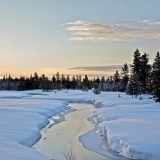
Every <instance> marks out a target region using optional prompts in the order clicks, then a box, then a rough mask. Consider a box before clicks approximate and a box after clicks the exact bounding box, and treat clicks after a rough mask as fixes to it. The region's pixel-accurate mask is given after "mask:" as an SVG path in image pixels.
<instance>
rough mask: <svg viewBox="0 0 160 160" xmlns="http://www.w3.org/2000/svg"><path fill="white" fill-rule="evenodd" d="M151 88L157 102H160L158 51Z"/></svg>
mask: <svg viewBox="0 0 160 160" xmlns="http://www.w3.org/2000/svg"><path fill="white" fill-rule="evenodd" d="M150 79H151V80H150V88H151V94H152V95H153V97H154V99H155V101H156V102H160V54H159V52H157V54H156V57H155V59H154V62H153V65H152V70H151V73H150Z"/></svg>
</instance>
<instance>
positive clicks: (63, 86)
mask: <svg viewBox="0 0 160 160" xmlns="http://www.w3.org/2000/svg"><path fill="white" fill-rule="evenodd" d="M62 89H66V79H65V75H64V74H63V73H62Z"/></svg>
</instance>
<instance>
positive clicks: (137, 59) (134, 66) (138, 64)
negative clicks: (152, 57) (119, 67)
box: [131, 49, 141, 75]
mask: <svg viewBox="0 0 160 160" xmlns="http://www.w3.org/2000/svg"><path fill="white" fill-rule="evenodd" d="M133 57H134V59H133V64H132V65H131V68H132V69H131V72H132V73H133V74H134V73H136V74H138V75H139V73H140V67H141V61H140V57H141V53H140V52H139V50H138V49H136V51H135V52H134V55H133Z"/></svg>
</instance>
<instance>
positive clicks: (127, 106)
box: [0, 91, 160, 160]
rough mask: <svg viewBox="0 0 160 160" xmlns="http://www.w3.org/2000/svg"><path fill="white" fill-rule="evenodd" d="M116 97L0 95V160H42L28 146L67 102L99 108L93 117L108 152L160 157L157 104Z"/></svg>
mask: <svg viewBox="0 0 160 160" xmlns="http://www.w3.org/2000/svg"><path fill="white" fill-rule="evenodd" d="M30 93H32V94H30ZM36 93H38V94H39V95H38V94H36ZM41 94H42V95H41ZM120 94H121V97H120V98H119V97H118V93H117V92H115V93H113V92H106V93H102V94H100V95H94V94H93V93H92V92H82V91H68V93H66V92H64V91H60V92H57V94H55V93H54V92H46V93H44V92H41V91H24V92H15V91H8V92H7V91H1V92H0V128H1V130H0V135H1V136H0V141H1V143H0V159H5V160H10V159H16V160H20V159H22V158H25V159H28V160H35V159H38V160H41V159H42V160H48V158H47V157H45V156H43V155H42V154H40V153H38V152H36V151H35V150H33V149H31V148H28V147H30V146H31V145H32V144H33V143H34V142H35V141H36V140H37V139H38V138H40V136H41V135H40V132H39V130H40V129H41V128H42V127H44V126H45V125H46V124H47V123H48V122H49V121H48V118H49V117H51V116H52V115H55V114H57V113H60V112H61V111H63V110H65V109H66V108H67V104H68V102H71V101H72V102H89V103H93V104H94V105H95V106H97V107H103V108H100V109H98V110H97V111H96V112H95V113H94V116H95V117H96V119H97V121H98V122H102V123H100V124H99V125H100V127H101V132H100V134H105V135H106V136H107V138H108V142H109V147H110V149H112V150H115V151H117V152H120V154H121V155H123V156H126V157H130V158H134V159H138V158H139V159H145V160H146V159H148V160H151V159H157V160H158V159H160V149H159V148H160V136H159V135H160V128H159V125H160V116H159V115H160V104H159V103H155V102H154V101H152V100H150V99H148V98H147V97H143V100H141V101H140V100H138V99H135V98H134V99H132V98H131V97H130V96H127V95H125V94H124V93H120ZM17 151H18V152H17Z"/></svg>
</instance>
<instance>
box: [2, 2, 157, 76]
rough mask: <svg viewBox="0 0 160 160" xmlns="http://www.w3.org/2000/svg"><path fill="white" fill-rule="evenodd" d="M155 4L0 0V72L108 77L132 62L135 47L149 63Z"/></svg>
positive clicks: (153, 49)
mask: <svg viewBox="0 0 160 160" xmlns="http://www.w3.org/2000/svg"><path fill="white" fill-rule="evenodd" d="M159 6H160V1H159V0H152V1H151V0H99V1H98V0H72V1H71V0H67V1H65V0H45V1H44V0H14V1H13V0H0V34H1V36H0V57H1V58H0V74H1V75H3V74H5V73H6V72H7V73H11V74H12V75H20V74H22V75H30V74H31V73H34V72H35V71H36V72H38V73H39V74H42V73H45V74H47V75H52V74H55V73H56V72H57V71H59V72H60V73H62V72H63V73H65V74H71V75H73V74H78V73H81V74H82V75H83V74H86V73H87V74H88V75H91V76H93V75H99V76H101V75H105V76H108V75H110V74H112V73H113V71H115V70H116V68H115V65H116V66H117V69H118V68H120V66H121V65H123V64H124V63H126V62H127V63H128V64H130V63H132V55H133V52H134V51H135V49H136V48H138V49H139V50H140V52H141V53H144V52H147V53H148V54H150V58H151V60H150V61H151V62H152V61H153V58H154V56H155V54H156V52H157V51H159V50H160V47H159V46H160V17H159V15H160V9H159ZM96 66H102V67H97V68H96ZM75 67H78V69H77V68H75ZM86 67H88V70H87V69H86ZM68 68H75V69H68ZM84 68H85V69H84ZM89 68H92V69H89ZM102 68H103V69H102ZM111 68H113V70H112V69H111Z"/></svg>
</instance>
